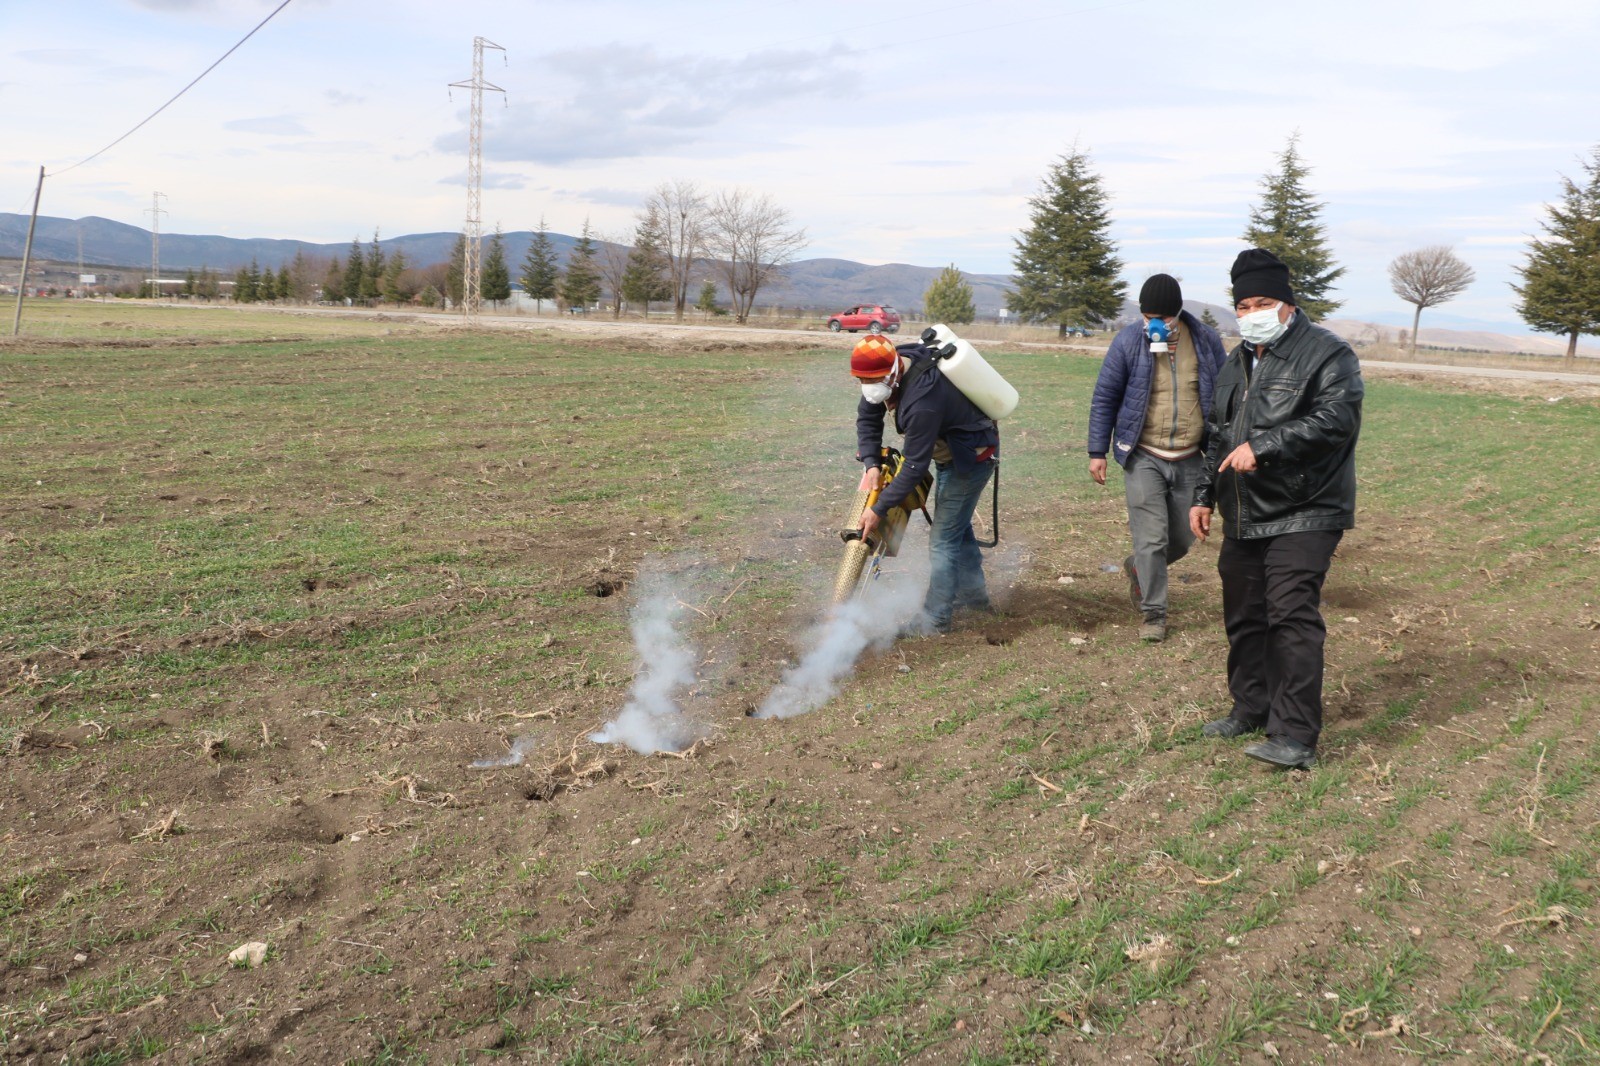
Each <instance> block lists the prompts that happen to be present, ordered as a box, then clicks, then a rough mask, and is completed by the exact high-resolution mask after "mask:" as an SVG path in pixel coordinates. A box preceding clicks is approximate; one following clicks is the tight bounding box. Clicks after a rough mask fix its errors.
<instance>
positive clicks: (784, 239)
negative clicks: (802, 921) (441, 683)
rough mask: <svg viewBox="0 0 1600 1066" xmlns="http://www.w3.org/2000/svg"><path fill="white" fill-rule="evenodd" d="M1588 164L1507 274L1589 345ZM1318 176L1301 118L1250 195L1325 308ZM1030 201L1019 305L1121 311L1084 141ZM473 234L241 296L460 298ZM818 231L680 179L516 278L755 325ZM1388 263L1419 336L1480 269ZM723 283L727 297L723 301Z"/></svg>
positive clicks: (1599, 254) (199, 282)
mask: <svg viewBox="0 0 1600 1066" xmlns="http://www.w3.org/2000/svg"><path fill="white" fill-rule="evenodd" d="M1580 165H1581V167H1582V170H1583V172H1584V178H1583V179H1582V180H1581V181H1574V180H1573V179H1571V178H1568V177H1566V176H1564V175H1563V176H1562V177H1561V197H1560V201H1559V202H1558V203H1555V204H1547V205H1546V206H1545V210H1546V215H1547V217H1546V218H1545V219H1544V220H1543V221H1542V222H1541V229H1542V231H1543V233H1542V236H1539V237H1535V238H1533V239H1532V240H1530V242H1529V247H1528V253H1527V259H1526V261H1525V262H1524V263H1523V264H1522V265H1520V266H1518V267H1517V268H1516V269H1517V272H1518V274H1519V276H1520V277H1521V280H1522V283H1521V284H1513V285H1512V289H1513V290H1514V291H1515V293H1516V294H1517V297H1518V299H1517V304H1516V311H1517V313H1518V315H1519V316H1520V317H1521V318H1522V319H1523V321H1524V322H1525V323H1527V325H1528V326H1529V327H1530V328H1531V329H1533V330H1534V331H1535V332H1540V333H1552V334H1557V335H1562V336H1565V337H1566V338H1567V342H1568V343H1567V352H1566V357H1567V358H1568V359H1572V358H1575V357H1576V353H1577V343H1578V338H1579V337H1580V336H1584V335H1600V146H1596V147H1595V148H1594V149H1593V150H1592V151H1591V154H1590V157H1589V158H1588V159H1586V160H1580ZM1310 174H1311V167H1310V166H1309V165H1307V164H1306V162H1305V161H1304V160H1303V159H1302V158H1301V155H1300V152H1299V134H1298V133H1296V134H1293V135H1291V136H1290V137H1289V139H1288V142H1287V144H1286V145H1285V147H1284V149H1283V150H1282V151H1281V152H1280V153H1278V154H1277V166H1276V167H1275V168H1274V169H1273V170H1270V171H1268V172H1267V173H1266V174H1265V175H1263V176H1262V178H1261V179H1260V183H1259V184H1260V187H1261V198H1260V200H1259V202H1258V203H1256V204H1255V205H1253V206H1252V207H1251V208H1250V211H1249V216H1248V221H1247V224H1246V226H1245V228H1244V231H1243V232H1242V234H1241V237H1242V239H1243V240H1245V241H1246V242H1247V243H1248V244H1250V245H1251V246H1252V247H1258V248H1264V249H1266V250H1268V251H1270V252H1272V253H1273V254H1274V255H1277V256H1278V258H1280V259H1282V260H1283V261H1284V263H1285V264H1286V265H1287V266H1288V267H1289V274H1290V278H1291V283H1292V285H1293V288H1294V291H1295V294H1296V297H1297V299H1298V301H1299V303H1298V306H1299V307H1300V308H1301V309H1303V310H1304V311H1305V312H1306V313H1307V315H1308V316H1309V317H1311V318H1312V319H1323V318H1326V317H1327V316H1328V315H1329V314H1331V313H1332V312H1333V311H1335V310H1337V309H1338V308H1339V307H1340V306H1342V301H1340V300H1337V299H1335V298H1334V297H1333V291H1334V288H1335V285H1336V283H1337V282H1338V280H1339V279H1340V278H1341V277H1343V276H1344V274H1345V272H1346V268H1345V267H1343V266H1340V265H1338V264H1337V263H1336V261H1335V259H1334V255H1333V252H1332V250H1331V248H1330V247H1329V243H1328V239H1327V230H1326V226H1325V225H1324V223H1323V222H1322V218H1321V215H1322V211H1323V208H1324V206H1325V204H1324V203H1322V202H1321V201H1319V200H1318V199H1317V198H1316V197H1315V195H1314V194H1313V193H1312V192H1311V191H1310V190H1309V188H1308V187H1307V179H1308V178H1309V176H1310ZM1028 205H1029V221H1028V224H1027V226H1026V227H1025V228H1024V230H1023V231H1022V233H1021V234H1020V235H1019V236H1018V237H1017V238H1015V242H1014V243H1015V245H1016V252H1015V255H1014V257H1013V265H1014V267H1015V271H1016V272H1015V274H1014V275H1013V280H1014V282H1015V286H1016V287H1015V290H1014V291H1013V293H1012V295H1011V300H1010V301H1009V304H1010V306H1009V310H1011V311H1012V312H1014V313H1015V314H1016V315H1017V316H1018V317H1019V318H1020V319H1021V320H1022V321H1025V322H1034V323H1055V324H1056V326H1057V330H1058V333H1059V334H1061V335H1065V333H1066V331H1067V330H1068V329H1069V328H1072V327H1074V326H1083V325H1094V326H1103V325H1105V324H1107V323H1111V322H1114V321H1115V320H1116V319H1117V318H1118V317H1119V316H1120V315H1121V313H1122V310H1123V306H1124V302H1125V300H1126V299H1127V291H1128V284H1127V282H1126V281H1124V280H1123V279H1122V277H1121V272H1122V268H1123V263H1122V261H1121V259H1119V258H1118V255H1117V248H1116V244H1115V242H1114V241H1113V240H1112V238H1111V236H1110V226H1111V214H1110V206H1109V205H1110V194H1109V193H1108V191H1107V190H1106V188H1105V185H1104V182H1103V180H1102V179H1101V177H1100V176H1099V174H1098V173H1096V172H1095V170H1094V169H1093V167H1092V161H1091V159H1090V156H1089V154H1088V153H1087V152H1086V151H1084V150H1082V149H1080V148H1078V147H1077V146H1073V147H1072V148H1071V149H1069V150H1068V152H1067V153H1066V154H1064V155H1063V156H1061V157H1060V158H1059V159H1057V160H1056V161H1055V162H1054V163H1052V164H1051V166H1050V168H1049V169H1048V170H1047V172H1046V174H1045V175H1044V177H1043V179H1042V180H1041V186H1040V191H1039V192H1038V194H1036V195H1035V196H1033V197H1030V198H1029V201H1028ZM465 240H466V238H465V236H464V235H458V236H457V240H456V245H455V248H454V250H453V252H452V254H451V256H450V258H449V259H447V260H444V261H440V262H436V263H431V264H428V265H426V266H413V265H412V264H411V263H409V262H407V261H406V258H405V256H404V254H403V253H402V252H400V251H398V250H396V251H394V252H392V253H386V252H385V251H384V249H383V247H382V243H381V240H380V237H379V234H378V232H377V231H376V230H375V231H374V232H373V236H372V240H371V241H370V242H369V243H367V244H365V245H363V243H362V242H361V240H360V238H356V239H355V240H353V241H352V242H351V246H350V250H349V251H348V253H347V254H346V256H345V257H344V258H343V260H341V259H340V258H339V257H338V256H334V257H332V259H331V260H324V259H323V258H322V257H320V256H307V255H306V254H305V253H303V252H297V253H296V255H295V258H294V260H293V261H292V262H291V263H287V264H284V265H282V266H281V267H280V268H279V270H278V271H276V272H274V271H272V270H271V269H270V268H269V269H267V270H264V271H263V270H262V269H260V268H259V267H258V266H257V265H256V264H255V262H254V261H252V263H251V265H250V266H249V267H242V268H240V269H239V270H238V271H236V272H235V274H234V277H233V281H234V298H235V299H237V300H239V301H240V302H246V303H248V302H255V301H263V300H265V301H270V300H278V299H292V300H302V301H310V300H314V299H318V298H321V299H324V300H328V301H331V302H344V301H346V300H349V301H350V302H352V303H361V304H376V303H380V302H390V303H421V304H422V305H424V306H428V307H436V306H443V305H445V304H446V303H447V302H448V303H449V304H450V305H452V306H460V303H461V299H462V294H463V279H462V271H463V264H464V261H465ZM597 241H598V242H599V243H598V244H597V243H596V242H597ZM805 244H806V236H805V231H804V230H803V229H800V228H797V227H795V226H794V224H793V221H792V219H791V217H790V215H789V212H788V211H787V210H786V209H784V208H782V207H781V206H779V205H778V204H777V203H776V202H775V201H773V200H772V198H771V197H770V196H767V195H766V194H759V193H750V192H746V191H744V190H732V191H720V192H715V193H713V192H708V191H705V190H702V189H701V188H700V187H699V186H698V185H696V183H694V182H692V181H676V182H669V183H664V184H662V185H660V186H658V187H657V188H656V189H655V191H654V192H652V193H651V194H650V195H649V196H648V197H647V198H646V200H645V203H644V205H643V206H642V207H641V208H640V210H639V212H638V213H637V215H636V218H635V225H634V228H633V231H632V233H631V234H609V235H600V234H596V233H595V232H594V231H593V230H592V229H591V227H590V224H589V221H588V219H585V220H584V224H583V228H582V231H581V233H580V235H579V236H578V237H577V238H576V240H575V243H574V246H573V248H572V251H571V252H570V253H569V254H568V256H567V260H566V262H565V264H561V263H559V262H558V261H557V256H556V254H555V251H554V248H553V246H552V244H551V242H550V234H549V230H548V227H547V226H546V223H545V220H544V218H543V217H541V218H540V220H539V225H538V228H537V229H535V230H534V231H533V240H532V242H531V244H530V245H529V249H528V253H527V255H526V257H525V258H524V260H523V262H522V263H521V264H520V269H519V271H518V274H517V280H518V281H519V282H520V284H521V287H522V289H523V291H524V293H525V294H526V296H527V298H529V299H532V300H535V301H536V302H538V303H541V304H542V302H543V301H544V300H551V301H553V302H554V303H555V304H556V306H557V307H558V308H561V309H566V308H577V307H581V308H584V309H586V310H587V309H598V308H599V306H600V302H601V300H602V299H603V298H605V297H607V296H609V297H610V305H611V311H612V314H613V317H620V315H621V314H622V313H623V311H624V310H625V309H629V308H633V307H642V308H643V310H644V312H645V313H646V314H647V315H648V313H649V307H650V305H651V304H652V303H665V304H669V305H670V306H671V308H672V311H673V313H674V316H675V318H677V319H678V320H680V321H681V320H682V318H683V317H684V314H685V312H686V310H687V309H688V308H689V307H691V306H693V307H694V308H696V309H698V310H701V311H703V312H706V313H708V314H731V315H732V316H733V317H734V319H735V321H737V322H741V323H742V322H744V321H746V320H747V319H748V317H749V314H750V311H751V309H752V308H753V306H754V303H755V299H756V297H757V295H758V294H759V293H760V292H761V291H762V289H764V288H766V287H768V286H769V285H770V283H771V282H772V281H773V280H774V279H775V278H777V277H778V276H779V275H780V274H781V273H782V271H783V270H784V268H786V267H787V266H788V265H789V264H790V263H791V262H792V261H793V260H794V258H795V256H796V254H797V253H798V252H799V251H800V250H801V249H803V248H804V247H805ZM482 264H483V265H482V273H481V281H480V292H481V294H482V298H483V299H484V300H487V301H490V302H491V303H493V304H495V305H496V306H498V305H499V304H500V303H502V302H504V301H506V300H509V299H510V298H511V292H512V273H511V268H510V266H509V264H508V263H507V262H506V256H505V247H504V234H503V233H502V231H501V229H500V227H499V226H497V227H496V229H495V232H494V234H493V235H492V236H491V237H490V238H489V239H488V241H487V247H486V249H485V252H484V255H483V258H482ZM1388 275H1389V281H1390V288H1391V290H1392V291H1393V292H1394V294H1395V295H1396V296H1397V297H1398V298H1399V299H1401V300H1402V301H1404V302H1405V303H1408V304H1410V305H1411V306H1412V307H1413V308H1414V312H1415V313H1414V315H1413V319H1412V328H1411V330H1410V332H1409V338H1410V343H1411V347H1412V348H1413V350H1414V349H1415V347H1416V337H1417V330H1418V328H1419V326H1420V321H1421V316H1422V312H1423V310H1425V309H1426V308H1429V307H1437V306H1439V305H1441V304H1443V303H1446V302H1448V301H1449V300H1451V299H1454V298H1455V297H1456V296H1459V295H1460V294H1461V293H1462V292H1464V291H1466V289H1467V288H1468V287H1469V286H1470V285H1471V284H1472V283H1473V282H1474V281H1475V280H1476V275H1475V272H1474V271H1473V269H1472V268H1471V266H1469V265H1468V264H1467V263H1466V262H1465V261H1463V260H1462V259H1461V258H1460V257H1459V256H1457V255H1456V254H1455V252H1454V249H1453V248H1452V247H1451V246H1449V245H1430V246H1427V247H1424V248H1418V249H1413V250H1411V251H1407V252H1403V253H1401V254H1400V255H1398V256H1396V258H1395V259H1394V260H1392V261H1391V262H1390V264H1389V266H1388ZM713 276H714V277H715V280H713ZM696 282H698V283H699V287H698V290H697V291H696V292H695V297H694V300H693V303H692V304H691V302H690V300H691V295H690V294H691V289H693V287H694V285H695V283H696ZM719 283H720V284H719ZM219 288H220V286H219V285H218V283H217V278H216V276H215V275H214V274H212V273H211V272H209V271H207V270H206V269H205V268H202V269H201V271H200V273H199V274H196V273H195V272H194V271H193V270H190V271H189V273H188V275H187V276H186V277H185V279H184V283H183V290H182V291H183V292H184V293H185V294H186V295H190V296H197V297H201V298H210V297H213V296H216V295H217V294H218V290H219ZM724 293H725V294H726V296H727V299H728V301H729V302H730V304H731V306H730V307H727V308H724V307H723V306H722V305H721V303H720V302H719V301H720V300H721V298H722V295H723V294H724ZM923 300H924V304H925V307H926V310H927V317H928V318H929V319H930V320H937V321H945V322H950V323H951V324H963V323H967V322H971V321H973V319H974V318H975V317H976V314H975V310H974V304H973V292H972V287H971V285H970V283H969V282H967V281H966V276H965V274H964V273H963V272H962V271H961V270H960V269H959V268H958V267H957V266H956V264H954V263H951V264H950V265H949V266H947V267H945V268H944V269H943V270H942V271H941V272H940V274H939V275H938V277H936V278H935V280H934V281H933V283H932V284H931V285H930V286H929V288H928V289H927V291H926V292H925V293H924V296H923ZM1207 317H1208V318H1209V317H1210V316H1209V315H1208V316H1207ZM1210 324H1213V325H1214V324H1215V323H1214V322H1212V323H1210Z"/></svg>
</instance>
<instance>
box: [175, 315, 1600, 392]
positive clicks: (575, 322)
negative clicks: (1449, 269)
mask: <svg viewBox="0 0 1600 1066" xmlns="http://www.w3.org/2000/svg"><path fill="white" fill-rule="evenodd" d="M167 306H175V307H185V306H189V307H198V306H199V305H193V304H172V305H167ZM206 306H208V307H209V306H210V305H206ZM238 310H241V311H246V310H248V311H283V312H288V313H293V314H306V313H308V312H309V313H315V314H325V315H335V316H344V317H350V318H383V319H386V320H388V321H395V322H398V321H405V320H408V319H409V320H412V321H416V322H427V323H432V324H435V325H440V326H459V325H461V322H462V319H461V316H460V315H459V314H455V313H450V312H444V311H417V310H413V309H410V308H407V309H406V310H403V311H401V310H394V309H389V310H385V309H383V308H362V307H316V306H310V307H307V306H294V307H272V306H266V305H262V304H248V305H244V306H241V307H239V308H238ZM478 327H479V328H481V329H506V330H533V329H555V330H564V331H569V332H573V333H580V334H581V333H587V334H590V335H591V336H592V335H594V334H596V333H605V332H613V331H614V332H617V333H629V332H632V333H645V334H651V333H653V334H656V335H657V336H672V335H674V334H676V335H679V336H684V337H688V336H693V335H696V334H698V335H701V336H707V335H710V336H717V337H721V338H727V337H729V336H742V337H745V338H748V339H750V340H754V341H766V342H768V343H791V344H792V343H793V341H794V340H797V339H806V340H809V341H813V342H815V343H816V344H817V346H818V347H831V346H833V345H838V346H840V347H848V346H849V345H850V344H853V343H854V342H855V340H856V339H857V336H856V335H853V334H848V333H847V334H831V333H826V332H823V331H822V330H820V329H812V330H807V329H773V328H767V327H762V326H736V325H733V324H731V323H728V324H723V323H715V324H713V323H710V322H698V323H697V322H683V323H677V322H650V323H648V324H647V323H644V322H640V321H639V320H637V319H626V318H625V319H620V320H618V319H612V318H609V317H607V316H605V315H593V316H590V315H581V316H574V315H558V316H545V315H527V316H524V315H501V314H493V313H485V314H484V315H483V316H482V317H481V318H480V319H479V320H478ZM897 339H898V338H897ZM907 339H910V338H909V337H907ZM978 343H979V344H981V345H983V346H984V347H1009V348H1046V349H1051V350H1054V351H1071V352H1081V353H1085V354H1089V355H1100V354H1102V353H1103V352H1104V351H1105V349H1104V348H1096V347H1086V346H1083V345H1076V344H1051V343H1044V342H1038V341H987V342H986V341H979V342H978ZM1230 343H1231V342H1230ZM1585 361H1586V362H1587V363H1591V364H1596V365H1595V370H1594V372H1592V373H1575V372H1570V371H1560V370H1531V369H1523V368H1520V367H1490V366H1450V365H1446V364H1439V363H1394V362H1386V361H1380V360H1377V359H1363V360H1361V366H1362V367H1363V369H1372V370H1381V371H1395V372H1398V373H1406V374H1437V375H1443V376H1445V377H1453V378H1474V377H1479V378H1514V379H1518V380H1522V381H1552V382H1562V383H1564V384H1568V385H1595V386H1600V360H1594V359H1588V360H1585Z"/></svg>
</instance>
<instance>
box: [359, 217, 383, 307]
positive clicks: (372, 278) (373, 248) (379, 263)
mask: <svg viewBox="0 0 1600 1066" xmlns="http://www.w3.org/2000/svg"><path fill="white" fill-rule="evenodd" d="M385 265H386V264H385V263H384V260H383V246H382V245H380V244H379V243H378V231H377V230H373V231H372V243H371V244H369V245H367V261H366V263H364V264H363V265H362V267H361V299H362V300H363V301H364V302H366V303H369V304H370V303H377V302H378V298H379V297H380V296H382V295H383V268H384V266H385Z"/></svg>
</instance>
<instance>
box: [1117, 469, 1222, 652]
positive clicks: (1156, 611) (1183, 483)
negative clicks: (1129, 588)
mask: <svg viewBox="0 0 1600 1066" xmlns="http://www.w3.org/2000/svg"><path fill="white" fill-rule="evenodd" d="M1204 465H1205V461H1204V458H1203V457H1202V456H1200V455H1191V456H1190V457H1189V458H1187V459H1179V460H1177V461H1176V462H1173V461H1169V460H1167V459H1158V458H1156V457H1155V456H1153V455H1151V454H1150V453H1149V452H1146V451H1135V452H1134V453H1133V456H1132V458H1130V459H1129V460H1128V465H1127V466H1126V467H1124V468H1123V473H1124V475H1125V476H1124V479H1123V490H1124V492H1125V493H1126V494H1127V498H1128V532H1129V533H1131V534H1132V535H1133V556H1132V558H1133V568H1134V570H1135V571H1136V572H1137V573H1138V575H1139V591H1140V592H1142V593H1143V594H1144V595H1143V601H1142V602H1141V604H1140V606H1141V608H1142V609H1143V610H1144V617H1145V620H1146V621H1153V620H1156V619H1164V618H1166V616H1167V566H1168V564H1170V563H1175V562H1177V561H1178V560H1179V559H1182V558H1183V557H1184V556H1185V555H1188V554H1189V547H1190V546H1191V545H1192V544H1193V543H1194V534H1193V533H1191V532H1190V531H1189V508H1190V507H1191V506H1193V504H1194V486H1195V482H1197V481H1199V480H1200V471H1201V469H1202V468H1203V467H1204Z"/></svg>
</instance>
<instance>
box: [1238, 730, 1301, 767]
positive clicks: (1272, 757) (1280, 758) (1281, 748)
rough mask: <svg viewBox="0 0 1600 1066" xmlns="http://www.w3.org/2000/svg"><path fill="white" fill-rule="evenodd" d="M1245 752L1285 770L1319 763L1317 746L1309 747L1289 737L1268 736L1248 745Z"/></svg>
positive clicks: (1253, 757)
mask: <svg viewBox="0 0 1600 1066" xmlns="http://www.w3.org/2000/svg"><path fill="white" fill-rule="evenodd" d="M1244 753H1245V754H1246V755H1248V756H1250V757H1251V758H1252V759H1260V760H1261V761H1262V762H1264V763H1271V764H1272V765H1273V766H1277V767H1281V768H1282V769H1285V770H1309V769H1311V768H1312V767H1313V766H1315V765H1317V749H1316V748H1308V747H1306V746H1305V745H1304V744H1301V743H1300V742H1298V741H1294V740H1290V739H1289V738H1288V737H1268V738H1267V739H1266V740H1263V741H1260V742H1259V743H1256V744H1251V745H1249V746H1247V747H1246V748H1245V749H1244Z"/></svg>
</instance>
